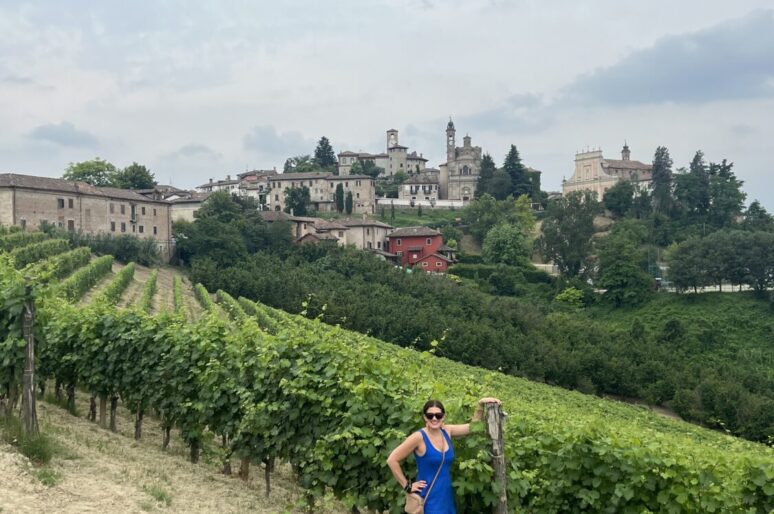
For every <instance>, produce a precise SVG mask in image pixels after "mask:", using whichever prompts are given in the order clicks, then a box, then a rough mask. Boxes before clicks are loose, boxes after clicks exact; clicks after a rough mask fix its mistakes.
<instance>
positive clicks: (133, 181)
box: [113, 162, 156, 189]
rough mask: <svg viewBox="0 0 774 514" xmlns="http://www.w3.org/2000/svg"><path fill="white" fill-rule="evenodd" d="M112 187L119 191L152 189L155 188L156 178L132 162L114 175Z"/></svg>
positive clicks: (143, 167)
mask: <svg viewBox="0 0 774 514" xmlns="http://www.w3.org/2000/svg"><path fill="white" fill-rule="evenodd" d="M113 186H115V187H120V188H121V189H153V188H154V187H155V186H156V178H155V177H154V176H153V173H151V171H150V170H149V169H148V168H146V167H145V166H143V165H142V164H137V163H136V162H133V163H132V164H131V165H129V166H127V167H126V168H124V169H123V170H121V171H118V172H116V173H115V175H114V176H113Z"/></svg>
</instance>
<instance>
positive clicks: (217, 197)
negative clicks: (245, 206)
mask: <svg viewBox="0 0 774 514" xmlns="http://www.w3.org/2000/svg"><path fill="white" fill-rule="evenodd" d="M241 215H242V209H241V208H240V205H239V204H238V203H237V202H236V200H235V198H233V197H232V196H231V194H230V193H229V192H228V191H216V192H214V193H212V194H211V195H210V196H209V197H208V198H207V200H206V201H205V202H204V203H203V204H202V206H201V207H200V208H199V209H198V210H197V211H196V212H195V213H194V218H196V219H207V218H215V219H216V220H217V221H219V222H220V223H231V222H233V221H235V220H237V219H239V217H240V216H241Z"/></svg>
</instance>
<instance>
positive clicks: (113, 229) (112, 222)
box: [110, 221, 116, 232]
mask: <svg viewBox="0 0 774 514" xmlns="http://www.w3.org/2000/svg"><path fill="white" fill-rule="evenodd" d="M110 231H111V232H115V231H116V222H115V221H111V222H110Z"/></svg>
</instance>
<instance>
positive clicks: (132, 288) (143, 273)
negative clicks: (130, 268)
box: [118, 265, 152, 307]
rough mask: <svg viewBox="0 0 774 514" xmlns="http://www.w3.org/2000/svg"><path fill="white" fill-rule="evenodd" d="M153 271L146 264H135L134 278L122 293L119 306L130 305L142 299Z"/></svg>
mask: <svg viewBox="0 0 774 514" xmlns="http://www.w3.org/2000/svg"><path fill="white" fill-rule="evenodd" d="M151 271H152V270H151V269H150V268H146V267H145V266H139V265H135V267H134V278H133V279H132V281H131V282H129V285H128V286H127V287H126V290H125V291H124V292H123V294H122V295H121V300H120V301H119V302H118V306H119V307H128V306H130V305H134V304H135V303H137V302H139V301H140V299H141V298H142V293H143V291H145V283H146V282H147V281H148V277H150V274H151Z"/></svg>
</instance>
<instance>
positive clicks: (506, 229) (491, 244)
mask: <svg viewBox="0 0 774 514" xmlns="http://www.w3.org/2000/svg"><path fill="white" fill-rule="evenodd" d="M481 250H482V255H483V257H484V262H486V263H487V264H498V263H502V264H508V265H511V266H523V265H525V264H527V263H528V262H529V257H530V254H531V253H532V252H531V250H532V248H531V245H530V244H529V242H528V240H527V238H526V237H525V236H524V231H523V229H522V227H519V226H518V225H510V224H507V223H501V224H499V225H496V226H494V227H492V228H491V229H490V230H489V232H487V234H486V237H485V238H484V244H483V246H482V248H481Z"/></svg>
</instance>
